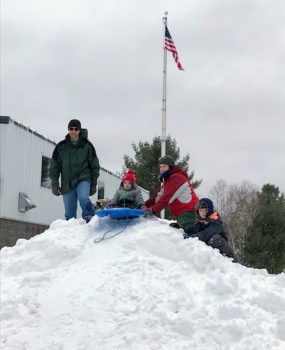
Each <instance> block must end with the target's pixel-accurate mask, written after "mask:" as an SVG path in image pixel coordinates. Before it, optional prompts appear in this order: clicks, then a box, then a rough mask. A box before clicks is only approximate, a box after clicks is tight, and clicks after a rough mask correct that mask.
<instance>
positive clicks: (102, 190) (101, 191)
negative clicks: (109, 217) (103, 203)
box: [98, 181, 105, 199]
mask: <svg viewBox="0 0 285 350" xmlns="http://www.w3.org/2000/svg"><path fill="white" fill-rule="evenodd" d="M104 194H105V184H104V182H103V181H98V199H103V198H104Z"/></svg>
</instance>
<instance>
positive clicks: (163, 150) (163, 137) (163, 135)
mask: <svg viewBox="0 0 285 350" xmlns="http://www.w3.org/2000/svg"><path fill="white" fill-rule="evenodd" d="M167 15H168V12H167V11H165V12H164V17H162V19H163V24H164V26H163V85H162V131H161V156H162V157H163V156H165V154H166V73H167V51H166V48H165V29H166V26H167Z"/></svg>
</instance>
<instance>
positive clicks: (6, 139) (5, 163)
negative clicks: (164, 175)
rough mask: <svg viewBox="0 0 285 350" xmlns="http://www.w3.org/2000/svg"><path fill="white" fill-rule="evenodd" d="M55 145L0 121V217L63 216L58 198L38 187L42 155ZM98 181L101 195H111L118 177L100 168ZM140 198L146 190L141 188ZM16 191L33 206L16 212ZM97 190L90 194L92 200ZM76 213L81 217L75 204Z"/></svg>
mask: <svg viewBox="0 0 285 350" xmlns="http://www.w3.org/2000/svg"><path fill="white" fill-rule="evenodd" d="M54 147H55V144H54V143H52V142H51V141H49V140H48V139H45V138H44V137H42V136H41V135H38V134H36V133H34V132H31V130H29V129H27V128H25V127H24V126H21V125H19V124H18V123H14V121H12V120H10V123H9V124H0V148H1V149H0V217H6V218H11V219H16V220H23V221H27V222H33V223H38V224H46V225H49V224H50V223H51V222H52V221H54V220H56V219H64V206H63V200H62V197H61V196H60V197H56V196H54V195H53V194H52V192H51V190H49V189H46V188H44V187H41V163H42V155H45V156H47V157H49V158H51V156H52V152H53V150H54ZM99 180H101V181H102V182H104V184H105V192H104V197H105V198H107V197H108V198H110V199H111V198H112V197H113V195H114V194H115V192H116V190H117V189H118V188H119V185H120V183H121V179H120V178H119V177H117V176H116V175H114V174H112V173H111V172H109V171H107V170H105V169H102V168H101V171H100V176H99ZM141 191H142V195H143V198H144V199H145V200H146V199H147V198H148V197H149V192H148V191H146V190H144V189H141ZM19 192H24V193H26V194H27V195H28V196H29V198H30V199H31V200H32V201H33V203H34V204H35V205H36V208H34V209H32V210H30V211H27V212H26V213H20V212H19V211H18V196H19ZM97 198H98V193H96V194H95V195H94V196H92V197H91V200H92V202H95V201H96V200H97ZM77 216H78V217H79V216H81V209H80V206H79V205H78V212H77Z"/></svg>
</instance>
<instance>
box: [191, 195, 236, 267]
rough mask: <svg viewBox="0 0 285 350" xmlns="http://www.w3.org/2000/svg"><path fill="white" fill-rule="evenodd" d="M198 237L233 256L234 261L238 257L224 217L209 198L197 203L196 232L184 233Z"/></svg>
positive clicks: (225, 253)
mask: <svg viewBox="0 0 285 350" xmlns="http://www.w3.org/2000/svg"><path fill="white" fill-rule="evenodd" d="M189 237H198V238H199V239H200V240H201V241H203V242H205V243H206V244H207V245H209V246H211V247H212V248H217V249H219V251H220V253H221V254H222V255H225V256H227V257H229V258H232V259H233V261H234V262H237V261H238V258H237V256H236V254H235V252H234V250H233V249H232V248H231V247H230V245H229V243H228V237H227V234H226V232H225V231H224V227H223V222H222V219H221V217H220V215H219V213H218V212H217V211H214V207H213V202H212V201H211V200H210V199H209V198H202V199H200V200H199V202H198V204H197V219H196V225H195V229H194V233H192V234H190V235H189V234H187V233H184V238H189Z"/></svg>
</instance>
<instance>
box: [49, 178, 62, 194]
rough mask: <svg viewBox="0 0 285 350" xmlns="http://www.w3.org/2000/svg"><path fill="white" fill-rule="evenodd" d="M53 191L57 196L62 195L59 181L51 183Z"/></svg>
mask: <svg viewBox="0 0 285 350" xmlns="http://www.w3.org/2000/svg"><path fill="white" fill-rule="evenodd" d="M51 190H52V193H53V194H54V195H55V196H60V195H61V192H60V187H59V182H58V181H53V182H52V183H51Z"/></svg>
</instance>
